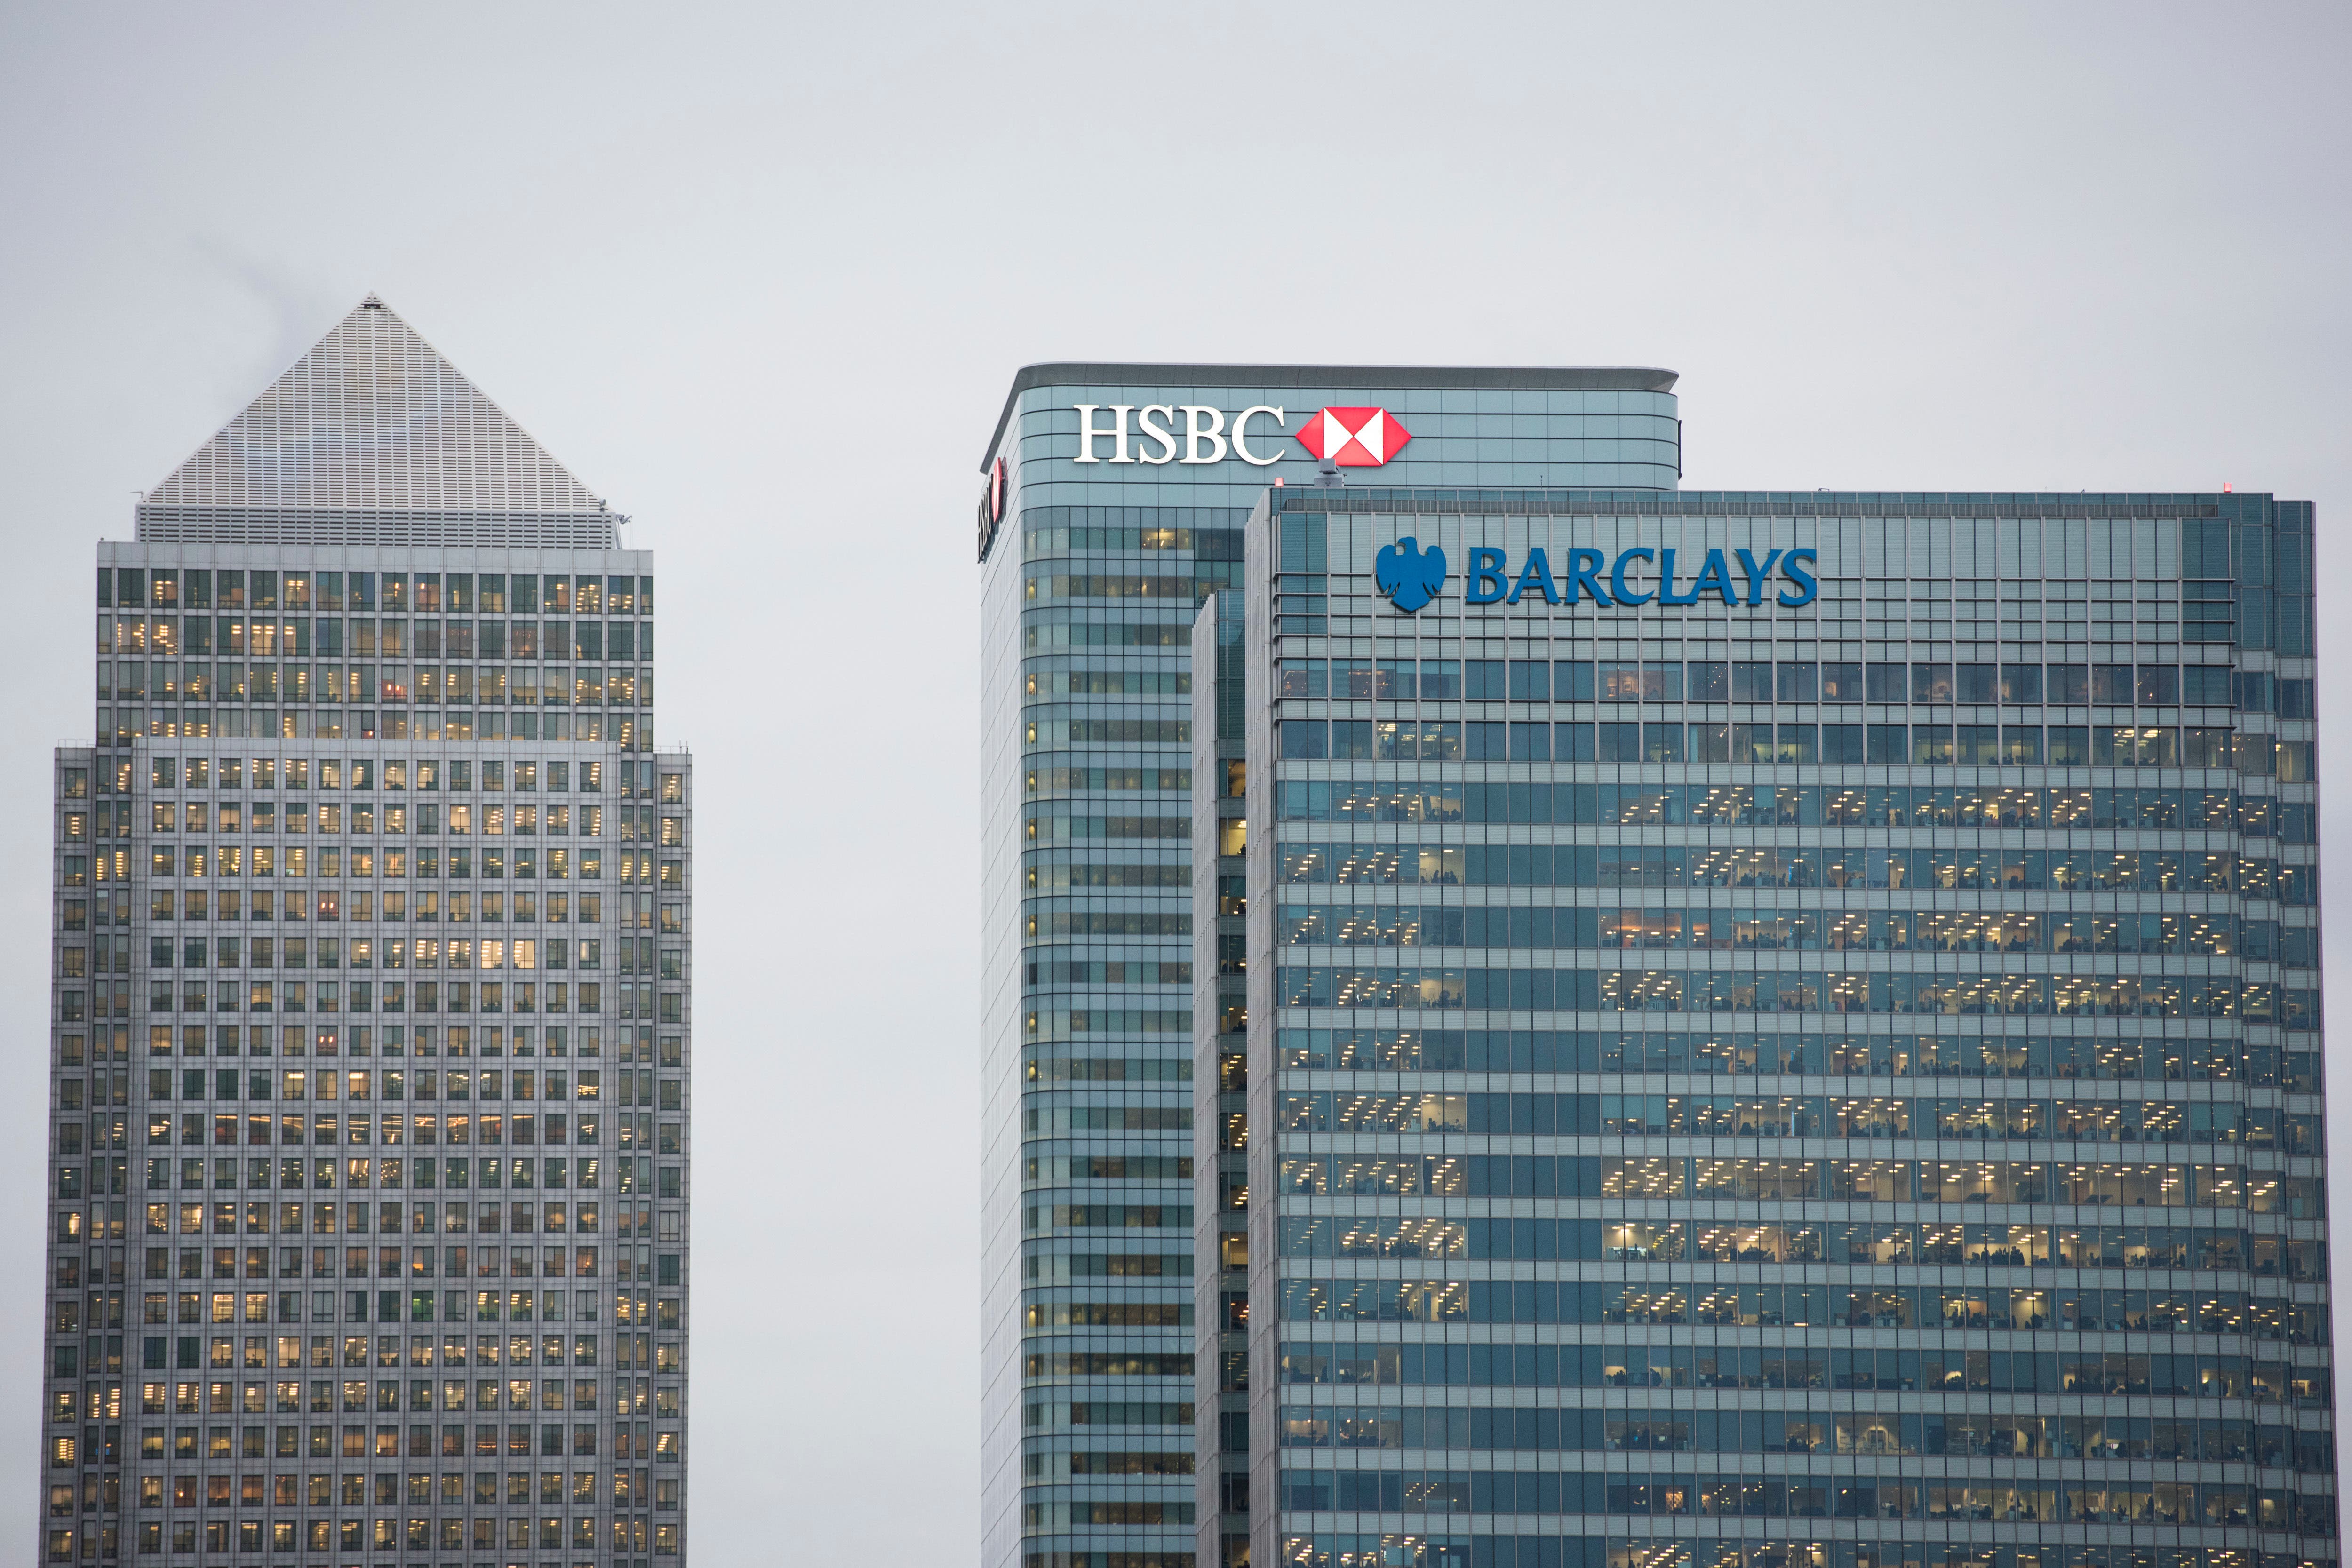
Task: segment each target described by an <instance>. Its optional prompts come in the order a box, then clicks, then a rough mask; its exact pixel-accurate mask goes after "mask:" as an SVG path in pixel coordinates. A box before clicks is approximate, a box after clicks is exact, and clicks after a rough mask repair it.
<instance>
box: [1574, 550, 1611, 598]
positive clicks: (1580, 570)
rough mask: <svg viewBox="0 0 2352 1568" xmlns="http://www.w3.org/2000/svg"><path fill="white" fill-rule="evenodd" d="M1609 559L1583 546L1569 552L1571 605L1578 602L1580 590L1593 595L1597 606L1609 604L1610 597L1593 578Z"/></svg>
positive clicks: (1596, 579) (1598, 581)
mask: <svg viewBox="0 0 2352 1568" xmlns="http://www.w3.org/2000/svg"><path fill="white" fill-rule="evenodd" d="M1607 559H1609V558H1608V557H1607V556H1604V555H1602V554H1601V552H1600V551H1599V550H1597V549H1588V548H1586V547H1585V546H1582V545H1579V546H1578V547H1577V548H1576V549H1571V550H1570V551H1569V552H1568V601H1569V602H1570V604H1574V603H1575V602H1576V601H1577V594H1578V591H1580V590H1581V591H1584V592H1587V593H1590V594H1591V595H1592V602H1593V603H1595V604H1606V603H1608V602H1609V595H1608V594H1607V593H1606V592H1604V591H1602V589H1601V582H1600V580H1599V579H1598V578H1596V577H1594V576H1593V573H1595V572H1597V571H1599V570H1601V564H1602V563H1603V562H1604V561H1606V560H1607Z"/></svg>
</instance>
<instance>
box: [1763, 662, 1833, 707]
mask: <svg viewBox="0 0 2352 1568" xmlns="http://www.w3.org/2000/svg"><path fill="white" fill-rule="evenodd" d="M1772 674H1773V680H1774V685H1775V686H1776V688H1777V691H1776V695H1778V696H1779V697H1780V700H1781V701H1782V702H1784V703H1809V702H1815V701H1818V700H1819V698H1820V694H1821V674H1820V671H1819V670H1818V669H1817V668H1816V667H1815V666H1814V665H1811V664H1775V665H1773V666H1772Z"/></svg>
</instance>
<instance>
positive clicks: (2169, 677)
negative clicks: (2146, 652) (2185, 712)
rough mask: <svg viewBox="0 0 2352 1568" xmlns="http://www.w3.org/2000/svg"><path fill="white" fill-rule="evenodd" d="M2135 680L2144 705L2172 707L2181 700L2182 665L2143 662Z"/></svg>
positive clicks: (2140, 701) (2140, 700)
mask: <svg viewBox="0 0 2352 1568" xmlns="http://www.w3.org/2000/svg"><path fill="white" fill-rule="evenodd" d="M2137 675H2138V678H2137V681H2135V682H2134V685H2135V686H2136V687H2137V695H2138V698H2139V703H2140V706H2142V707H2170V706H2172V705H2173V704H2175V703H2177V702H2179V700H2180V666H2179V665H2178V664H2142V665H2140V666H2139V667H2138V671H2137Z"/></svg>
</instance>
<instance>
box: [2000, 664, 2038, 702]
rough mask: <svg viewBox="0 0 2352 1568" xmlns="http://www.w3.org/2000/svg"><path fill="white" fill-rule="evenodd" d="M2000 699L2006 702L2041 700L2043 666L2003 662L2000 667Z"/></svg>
mask: <svg viewBox="0 0 2352 1568" xmlns="http://www.w3.org/2000/svg"><path fill="white" fill-rule="evenodd" d="M2000 700H2001V701H2003V702H2005V703H2038V702H2040V701H2041V700H2042V666H2041V665H2039V664H2003V665H2002V666H2001V667H2000Z"/></svg>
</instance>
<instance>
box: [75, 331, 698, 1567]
mask: <svg viewBox="0 0 2352 1568" xmlns="http://www.w3.org/2000/svg"><path fill="white" fill-rule="evenodd" d="M624 522H625V519H624V518H622V517H619V516H617V515H616V514H614V512H613V511H612V510H611V509H610V508H609V507H607V506H606V504H605V503H604V502H603V501H601V500H599V499H597V498H596V497H594V496H593V495H591V494H590V493H589V492H588V491H587V490H586V489H585V488H583V486H581V485H580V483H579V482H578V481H577V480H576V479H574V478H573V477H572V475H571V474H569V473H568V472H566V471H565V469H564V468H563V467H562V465H559V464H558V463H556V461H555V460H554V459H553V458H552V457H551V456H550V455H548V454H547V453H546V452H545V451H543V450H542V449H541V447H540V446H539V445H538V444H537V443H535V442H534V441H532V440H531V438H530V436H529V435H527V434H524V432H523V431H522V430H521V429H520V427H518V426H517V425H516V424H515V423H514V422H513V421H512V420H510V419H509V418H508V416H507V415H506V414H505V413H503V412H501V411H500V410H499V408H498V407H497V406H496V405H495V404H493V403H491V402H489V400H488V399H487V398H486V397H484V396H483V395H482V394H481V393H480V392H478V390H476V389H475V388H474V387H473V386H472V385H471V384H470V383H469V382H467V381H466V379H465V378H464V377H463V376H462V375H460V374H459V373H458V372H457V370H456V369H455V368H454V367H452V366H451V365H450V364H449V363H448V362H447V361H446V360H444V359H443V358H442V357H441V356H440V355H439V354H438V353H436V351H435V350H433V349H432V348H431V347H430V346H429V345H427V344H426V343H425V341H424V340H422V339H420V338H419V337H418V336H417V335H416V334H415V332H414V331H412V330H411V329H409V327H408V326H407V325H406V324H405V323H404V322H403V321H402V320H401V319H399V318H398V317H397V316H395V315H394V313H393V312H392V311H391V310H390V309H388V308H385V307H384V306H383V304H382V303H381V302H380V301H378V300H376V299H374V298H369V299H368V300H367V301H365V302H364V303H363V304H362V305H361V306H360V307H359V308H356V309H354V310H353V311H352V313H351V314H350V315H349V316H348V317H347V318H346V319H344V320H343V321H342V322H341V324H340V325H339V326H337V327H336V328H335V329H334V330H333V331H331V332H330V333H329V334H328V335H327V336H326V337H325V338H324V339H323V340H320V343H319V344H318V345H317V347H315V348H314V349H312V350H310V352H309V353H308V354H306V355H305V356H304V357H303V358H302V359H301V360H300V361H299V362H298V363H296V364H295V365H294V366H293V367H292V368H291V369H290V370H289V371H287V372H286V373H285V374H284V375H283V376H282V377H280V378H279V379H278V381H277V382H275V383H273V384H272V385H271V386H270V387H269V388H268V390H267V391H265V392H263V393H262V394H261V395H260V396H259V397H258V398H257V399H256V400H255V402H253V403H252V404H251V406H249V407H248V408H247V410H246V411H245V412H244V413H241V414H239V415H238V416H237V417H236V419H235V420H233V421H232V422H231V423H229V424H228V425H227V426H226V427H225V428H224V429H223V430H221V431H220V432H219V433H218V434H215V436H214V437H213V438H212V439H211V440H210V441H209V442H207V443H206V444H205V445H204V446H203V447H201V448H200V449H199V450H198V451H197V452H196V453H195V454H194V455H193V456H191V457H190V458H189V459H188V460H187V461H186V462H185V463H184V464H183V465H181V466H180V467H179V468H178V469H176V470H175V471H174V472H173V473H172V474H171V475H170V476H167V477H166V478H164V479H163V482H162V483H161V484H159V485H158V486H156V487H155V488H154V489H152V490H151V491H149V492H147V493H146V494H145V496H144V497H142V501H141V502H140V504H139V507H138V509H137V516H136V524H137V527H136V533H135V537H134V538H133V539H131V541H129V542H107V543H102V544H100V546H99V549H98V572H97V581H96V602H95V606H94V612H95V624H96V632H97V636H96V667H97V686H96V691H95V694H94V701H93V704H92V707H93V711H94V715H95V720H96V723H95V735H94V738H93V740H92V742H91V743H90V744H89V745H88V746H76V747H66V748H63V749H61V750H59V751H58V754H57V758H56V765H55V780H54V782H55V792H56V855H55V865H54V873H55V883H56V886H55V894H54V898H53V901H52V906H51V914H52V920H53V945H54V955H55V971H54V973H55V978H54V981H53V985H52V990H51V994H50V1022H49V1028H48V1040H49V1049H50V1053H51V1073H50V1094H51V1099H52V1115H51V1118H50V1121H51V1128H50V1135H49V1160H48V1170H47V1186H48V1192H47V1200H46V1205H45V1207H47V1214H48V1227H49V1232H50V1243H49V1253H50V1256H49V1260H48V1266H47V1291H46V1296H45V1300H44V1302H43V1306H42V1312H43V1331H44V1373H45V1384H44V1390H45V1391H44V1395H43V1408H42V1411H41V1423H42V1426H41V1430H42V1453H41V1475H40V1491H41V1538H40V1540H39V1542H37V1555H38V1557H39V1559H40V1560H42V1561H45V1562H52V1563H68V1562H84V1563H89V1562H99V1563H107V1562H121V1561H127V1560H132V1559H136V1560H139V1561H142V1562H144V1561H149V1560H153V1561H156V1562H158V1563H164V1564H172V1563H190V1564H192V1565H193V1564H211V1563H223V1564H226V1563H248V1562H249V1563H261V1562H269V1563H299V1564H301V1565H303V1568H326V1565H328V1564H343V1563H355V1562H360V1561H362V1560H366V1561H376V1560H384V1561H390V1560H392V1559H393V1557H394V1554H397V1557H398V1560H399V1561H401V1562H404V1563H418V1564H425V1563H430V1564H437V1565H444V1568H454V1565H457V1564H476V1563H493V1562H495V1563H501V1564H505V1563H530V1564H554V1563H564V1564H575V1563H597V1564H605V1563H611V1564H621V1565H630V1568H649V1565H650V1564H651V1563H653V1562H655V1561H656V1560H674V1559H679V1558H682V1557H683V1556H684V1555H685V1552H686V1541H685V1521H686V1430H687V1422H686V1373H687V1367H688V1329H689V1325H690V1322H691V1314H690V1312H689V1309H688V1285H689V1281H690V1277H691V1274H690V1269H689V1267H688V1207H687V1204H688V1197H689V1196H690V1191H691V1188H690V1183H689V1180H688V1149H689V1142H688V1110H689V1107H690V1103H691V1098H690V1093H689V1091H688V1080H689V1071H690V1066H691V1062H692V1048H691V1039H690V1030H691V1019H692V1009H691V1003H690V974H691V969H690V942H691V933H692V920H691V908H692V905H691V889H692V878H691V862H690V854H691V845H692V831H691V821H692V799H693V779H692V767H691V764H690V761H689V759H688V758H687V757H686V756H685V755H684V754H683V753H682V752H679V751H677V750H663V749H660V748H658V747H656V745H655V739H654V737H655V730H654V716H653V715H654V700H653V699H654V678H655V676H654V671H655V659H654V626H655V619H656V618H655V614H654V606H655V577H654V566H653V559H652V557H651V555H650V553H649V552H646V551H644V550H632V549H624V548H622V546H621V538H620V529H621V526H622V524H623V523H624Z"/></svg>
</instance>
